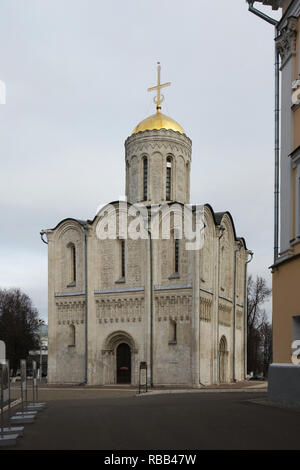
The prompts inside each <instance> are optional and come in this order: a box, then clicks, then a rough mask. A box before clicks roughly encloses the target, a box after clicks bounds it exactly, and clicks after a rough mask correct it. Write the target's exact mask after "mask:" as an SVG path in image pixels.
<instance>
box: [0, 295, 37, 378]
mask: <svg viewBox="0 0 300 470" xmlns="http://www.w3.org/2000/svg"><path fill="white" fill-rule="evenodd" d="M39 325H40V320H39V318H38V311H37V310H36V308H34V307H33V304H32V301H31V299H30V298H29V297H28V296H27V295H26V294H25V293H23V292H21V290H20V289H0V339H2V340H3V341H4V342H5V343H6V354H7V358H8V359H9V360H10V367H11V368H12V369H13V372H14V373H15V372H16V370H17V369H18V367H19V361H20V359H22V358H26V357H27V355H28V353H29V351H30V350H32V349H37V348H38V345H39V338H38V334H37V333H38V328H39Z"/></svg>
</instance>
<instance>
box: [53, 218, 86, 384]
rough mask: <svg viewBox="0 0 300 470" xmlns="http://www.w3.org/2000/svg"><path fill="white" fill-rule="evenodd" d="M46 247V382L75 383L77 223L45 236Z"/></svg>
mask: <svg viewBox="0 0 300 470" xmlns="http://www.w3.org/2000/svg"><path fill="white" fill-rule="evenodd" d="M70 244H73V245H74V246H75V252H76V280H75V281H74V282H71V281H72V279H71V277H70V268H71V259H70V258H69V251H68V250H69V247H70ZM48 246H49V251H48V270H49V283H48V291H49V309H48V325H49V336H48V341H49V344H48V348H49V352H48V356H49V363H48V381H49V382H50V383H72V382H75V383H78V382H82V381H83V380H84V346H83V345H84V334H83V325H82V322H83V320H84V319H83V311H84V297H83V296H77V295H75V296H73V294H76V293H78V292H83V290H84V269H83V268H84V244H83V231H82V229H81V227H80V226H79V224H78V223H77V222H76V221H73V220H71V219H68V220H66V221H65V222H64V223H63V224H62V225H61V226H60V227H59V229H58V230H57V231H56V232H55V233H52V234H48ZM74 299H76V300H74ZM71 324H73V325H74V327H75V328H76V345H75V347H73V346H72V347H69V346H70V342H69V337H70V334H69V328H70V325H71ZM70 366H71V367H70Z"/></svg>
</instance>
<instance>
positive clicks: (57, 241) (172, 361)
mask: <svg viewBox="0 0 300 470" xmlns="http://www.w3.org/2000/svg"><path fill="white" fill-rule="evenodd" d="M167 85H169V83H167V84H163V85H162V84H161V83H160V66H158V84H157V86H156V87H153V88H152V89H149V90H156V91H157V97H156V99H155V103H156V108H157V109H156V113H155V114H154V115H152V116H150V117H148V118H146V119H144V120H143V121H142V122H140V123H139V124H138V125H137V126H136V128H135V129H134V131H133V132H132V134H131V135H130V137H128V138H127V140H126V142H125V162H126V199H127V202H126V203H123V204H121V203H119V201H114V202H112V203H110V204H108V205H107V206H105V207H104V208H103V209H102V210H101V211H99V213H98V214H97V215H96V216H95V218H94V220H92V221H90V220H84V221H82V220H76V219H72V218H67V219H64V220H62V221H61V222H60V223H59V224H58V225H57V226H56V227H55V228H54V229H51V230H44V231H42V232H41V234H42V238H43V237H44V238H43V240H44V241H45V242H46V243H48V257H49V264H48V266H49V282H48V287H49V321H48V324H49V364H48V382H49V383H87V384H89V385H97V384H101V385H107V384H118V383H127V384H133V385H137V384H138V380H139V367H140V363H141V362H143V361H145V362H147V365H148V380H149V384H150V385H154V386H159V385H165V386H166V385H177V386H178V385H182V386H189V387H191V386H192V387H199V386H202V385H208V384H213V383H220V382H231V381H239V380H243V379H244V377H245V373H246V368H245V361H246V327H245V326H246V320H245V316H246V311H245V300H246V292H245V286H246V265H247V259H248V255H249V251H248V250H247V247H246V244H245V240H244V239H243V238H239V237H237V236H236V231H235V227H234V223H233V219H232V217H231V215H230V213H229V212H217V213H215V212H214V211H213V209H212V208H211V206H210V205H208V204H206V205H205V206H203V212H202V215H203V223H202V226H201V227H200V226H198V225H197V223H196V222H195V219H196V213H197V208H196V207H195V206H192V205H190V167H191V149H192V143H191V140H190V139H189V138H188V137H187V136H186V134H185V132H184V130H183V128H182V127H181V126H180V125H179V124H178V123H177V122H176V121H174V120H173V119H171V118H169V117H167V116H165V115H164V114H162V112H161V103H162V100H163V96H162V95H161V93H160V91H161V88H162V87H164V86H167ZM132 207H135V208H138V207H142V208H143V211H144V213H145V211H146V213H147V217H146V218H147V219H148V220H147V223H148V225H147V226H144V227H141V226H140V227H139V229H138V230H140V231H141V232H143V233H146V237H143V238H137V237H128V236H126V234H127V232H126V233H125V232H124V230H123V233H122V234H121V235H120V232H121V230H119V231H118V230H117V235H116V236H114V237H110V238H109V237H108V238H106V239H105V238H103V237H102V238H101V237H99V227H100V231H101V223H102V228H103V227H104V232H105V223H106V222H107V220H108V219H107V217H111V218H114V217H115V222H116V229H118V228H119V229H120V226H121V218H122V220H123V219H124V215H125V216H127V218H128V220H133V215H132V214H133V213H132V212H130V211H131V209H132ZM153 207H154V208H156V209H157V211H156V215H153V211H152V209H153ZM161 207H163V208H164V210H165V208H171V211H170V214H171V216H170V237H169V238H165V237H163V235H162V232H161V230H160V228H161V225H162V218H163V216H162V213H163V210H160V208H161ZM172 207H173V208H175V209H174V210H172ZM183 207H188V208H189V210H188V211H187V212H188V213H189V214H190V218H191V220H192V222H193V224H194V225H193V227H194V229H195V231H196V232H197V230H199V231H200V230H201V232H202V234H203V239H202V240H204V243H202V244H201V247H198V248H197V249H189V245H188V240H187V239H186V237H185V234H183V236H181V237H180V236H179V235H180V233H179V232H180V230H177V226H175V225H176V224H175V220H177V219H176V212H180V208H183ZM150 209H151V210H150ZM154 217H155V218H156V221H157V222H158V227H159V236H158V237H156V238H155V237H154V236H153V233H152V232H151V230H152V229H151V228H150V227H151V223H152V219H153V218H154ZM105 221H106V222H105ZM104 222H105V223H104ZM45 237H46V238H45ZM202 245H203V246H202Z"/></svg>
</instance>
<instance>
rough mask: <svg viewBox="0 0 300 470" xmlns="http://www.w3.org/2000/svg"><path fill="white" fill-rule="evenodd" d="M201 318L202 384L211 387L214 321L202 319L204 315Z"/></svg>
mask: <svg viewBox="0 0 300 470" xmlns="http://www.w3.org/2000/svg"><path fill="white" fill-rule="evenodd" d="M206 308H207V307H206ZM211 312H212V310H211ZM200 318H201V321H200V382H201V383H202V384H204V385H209V384H211V383H213V368H212V366H213V350H212V345H213V327H212V319H211V318H210V320H209V319H205V320H204V319H202V318H203V314H201V317H200Z"/></svg>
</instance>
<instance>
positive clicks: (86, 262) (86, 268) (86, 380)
mask: <svg viewBox="0 0 300 470" xmlns="http://www.w3.org/2000/svg"><path fill="white" fill-rule="evenodd" d="M83 229H84V281H85V287H84V288H85V374H84V375H85V377H84V382H85V384H87V383H88V260H87V231H88V227H87V225H85V226H84V227H83Z"/></svg>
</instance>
